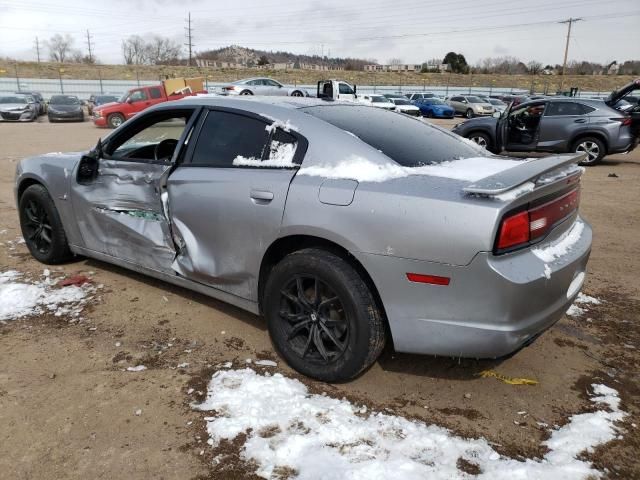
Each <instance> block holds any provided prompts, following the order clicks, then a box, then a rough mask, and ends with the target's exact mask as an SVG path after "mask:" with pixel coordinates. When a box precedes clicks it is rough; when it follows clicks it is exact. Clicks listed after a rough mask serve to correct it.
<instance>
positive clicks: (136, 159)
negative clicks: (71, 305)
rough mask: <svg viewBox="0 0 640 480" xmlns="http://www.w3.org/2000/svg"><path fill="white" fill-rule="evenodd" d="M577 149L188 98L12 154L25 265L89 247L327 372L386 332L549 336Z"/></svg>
mask: <svg viewBox="0 0 640 480" xmlns="http://www.w3.org/2000/svg"><path fill="white" fill-rule="evenodd" d="M583 158H584V154H571V155H564V156H551V157H547V158H537V159H512V158H506V157H498V156H494V155H492V154H490V153H489V152H488V151H486V150H484V149H481V148H480V147H478V146H477V145H475V144H473V143H472V142H470V141H468V140H465V139H463V138H461V137H459V136H457V135H455V134H452V133H450V132H448V131H446V130H443V129H441V128H439V127H436V126H434V125H431V124H427V123H425V122H422V121H420V120H418V119H416V118H413V117H409V116H407V115H397V114H395V113H393V112H389V111H386V110H382V109H374V108H370V107H367V106H364V105H358V104H356V103H348V102H325V101H323V100H320V99H308V98H298V99H292V98H288V99H278V98H270V99H269V98H262V99H255V98H251V97H243V98H235V99H229V98H200V97H193V98H188V99H184V100H181V101H177V102H167V103H164V104H162V105H158V106H155V107H152V108H150V109H148V110H145V111H144V112H143V113H140V114H139V115H136V116H135V117H134V118H132V119H131V120H129V121H127V122H126V123H124V124H123V125H121V126H120V127H119V128H117V129H116V130H114V131H113V132H112V133H111V134H110V135H108V136H107V137H106V138H105V139H104V140H102V141H99V142H98V144H97V145H96V146H95V148H94V149H92V150H90V151H87V152H77V153H55V154H45V155H39V156H35V157H31V158H27V159H24V160H22V161H21V162H20V163H19V165H18V167H17V172H16V179H15V197H16V202H17V206H18V211H19V217H20V225H21V228H22V233H23V235H24V239H25V241H26V245H27V247H28V249H29V251H30V252H31V254H32V255H33V256H34V257H35V258H36V259H37V260H39V261H41V262H43V263H46V264H56V263H61V262H67V261H70V260H72V259H73V258H74V256H86V257H90V258H94V259H98V260H102V261H105V262H108V263H112V264H115V265H119V266H121V267H124V268H128V269H131V270H134V271H136V272H141V273H143V274H146V275H149V276H151V277H154V278H157V279H161V280H164V281H166V282H168V283H171V284H173V285H178V286H181V287H185V288H188V289H191V290H194V291H197V292H200V293H202V294H205V295H208V296H211V297H213V298H216V299H220V300H222V301H225V302H228V303H231V304H233V305H235V306H237V307H240V308H242V309H245V310H248V311H250V312H252V313H254V314H259V315H262V316H263V317H264V318H265V321H266V324H267V326H268V330H269V333H270V336H271V339H272V341H273V344H274V346H275V348H276V350H277V351H278V352H279V354H280V355H281V356H282V357H283V358H284V359H285V360H286V361H287V363H288V364H289V365H291V366H292V367H293V368H295V369H296V370H297V371H299V372H301V373H303V374H305V375H308V376H311V377H313V378H316V379H320V380H323V381H330V382H333V381H345V380H349V379H351V378H354V377H355V376H357V375H358V374H360V373H361V372H363V371H364V370H365V369H367V368H368V367H369V366H370V365H371V364H372V363H373V362H374V361H375V360H376V358H377V357H378V356H379V355H380V353H381V351H382V349H383V347H384V345H385V344H387V343H388V344H392V345H393V348H395V350H396V351H399V352H411V353H419V354H430V355H446V356H456V357H472V358H487V357H490V358H494V357H499V356H503V355H506V354H509V353H511V352H514V351H516V350H518V349H519V348H521V347H523V346H525V345H527V344H529V343H530V342H531V341H533V340H534V339H535V338H536V337H537V336H538V335H539V334H540V333H541V332H543V331H544V330H546V329H548V328H550V327H551V326H552V325H553V324H554V323H555V322H556V321H557V320H558V319H560V318H561V316H562V315H563V313H564V312H565V311H566V310H567V308H568V307H569V306H570V305H571V303H572V302H573V300H574V299H575V298H576V296H577V295H578V293H579V291H580V289H581V287H582V284H583V282H584V279H585V271H586V266H587V260H588V258H589V253H590V250H591V239H592V233H591V228H590V226H589V224H588V223H587V222H585V221H584V220H583V219H582V218H581V217H580V215H579V213H578V207H579V201H580V177H581V175H582V172H583V169H582V168H581V167H578V166H577V162H580V161H581V160H583ZM425 361H428V360H427V359H425Z"/></svg>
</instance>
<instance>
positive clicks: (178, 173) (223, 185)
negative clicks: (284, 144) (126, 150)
mask: <svg viewBox="0 0 640 480" xmlns="http://www.w3.org/2000/svg"><path fill="white" fill-rule="evenodd" d="M294 173H295V171H293V170H284V169H265V168H256V169H244V168H209V167H180V168H178V169H177V170H175V171H174V172H173V173H172V174H171V176H170V177H169V180H168V184H167V188H168V192H169V209H170V211H171V221H172V231H173V234H174V243H175V244H176V248H177V250H178V252H177V256H176V260H175V262H174V264H173V268H174V269H175V271H176V272H178V273H179V274H180V275H182V276H184V277H187V278H190V279H192V280H195V281H197V282H200V283H204V284H206V285H210V286H214V287H216V288H219V289H220V290H223V291H225V292H228V293H232V294H234V295H237V296H239V297H242V298H245V299H248V300H251V301H256V300H257V292H258V274H259V271H260V263H261V261H262V257H263V255H264V253H265V251H266V249H267V248H268V247H269V245H270V244H271V243H272V242H273V241H275V240H276V239H277V238H278V236H279V234H280V228H281V223H282V216H283V212H284V207H285V202H286V198H287V193H288V189H289V183H290V182H291V179H292V177H293V175H294ZM271 195H272V198H270V197H271Z"/></svg>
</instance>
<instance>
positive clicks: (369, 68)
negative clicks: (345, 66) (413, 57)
mask: <svg viewBox="0 0 640 480" xmlns="http://www.w3.org/2000/svg"><path fill="white" fill-rule="evenodd" d="M425 67H426V68H427V71H430V72H446V71H448V70H449V65H447V64H446V63H442V64H437V65H425ZM364 70H365V71H366V72H420V71H422V64H421V63H420V64H414V63H411V64H396V65H378V64H372V65H365V66H364Z"/></svg>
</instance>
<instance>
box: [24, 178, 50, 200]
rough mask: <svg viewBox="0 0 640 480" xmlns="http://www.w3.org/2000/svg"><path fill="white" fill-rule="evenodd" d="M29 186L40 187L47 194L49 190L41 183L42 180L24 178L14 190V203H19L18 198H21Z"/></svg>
mask: <svg viewBox="0 0 640 480" xmlns="http://www.w3.org/2000/svg"><path fill="white" fill-rule="evenodd" d="M31 185H42V186H43V187H44V188H45V189H46V190H47V192H48V191H49V189H48V188H47V186H46V185H45V183H44V182H43V181H42V179H40V178H35V177H24V178H22V179H21V180H20V182H19V183H18V188H17V190H16V201H17V202H19V201H20V198H21V197H22V194H23V193H24V191H25V190H26V189H27V188H29V187H30V186H31Z"/></svg>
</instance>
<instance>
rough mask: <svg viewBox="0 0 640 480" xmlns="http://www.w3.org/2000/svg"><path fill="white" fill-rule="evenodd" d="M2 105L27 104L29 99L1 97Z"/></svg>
mask: <svg viewBox="0 0 640 480" xmlns="http://www.w3.org/2000/svg"><path fill="white" fill-rule="evenodd" d="M0 103H27V97H22V96H20V97H0Z"/></svg>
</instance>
